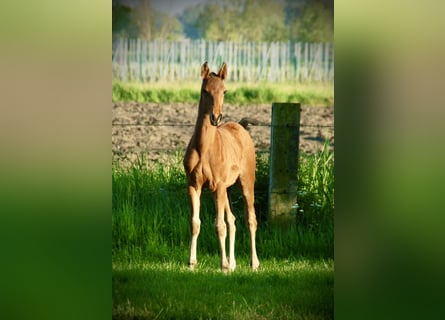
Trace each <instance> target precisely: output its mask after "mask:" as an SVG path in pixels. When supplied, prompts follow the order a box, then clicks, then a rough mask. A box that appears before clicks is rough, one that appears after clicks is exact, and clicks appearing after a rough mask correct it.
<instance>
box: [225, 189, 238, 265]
mask: <svg viewBox="0 0 445 320" xmlns="http://www.w3.org/2000/svg"><path fill="white" fill-rule="evenodd" d="M226 199H227V201H226V204H225V206H224V210H225V212H226V221H227V225H228V229H229V268H230V270H231V271H233V270H235V268H236V261H235V232H236V227H235V216H234V215H233V213H232V210H231V209H230V203H229V198H228V197H227V198H226Z"/></svg>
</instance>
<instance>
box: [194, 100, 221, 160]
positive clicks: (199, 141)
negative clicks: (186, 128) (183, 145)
mask: <svg viewBox="0 0 445 320" xmlns="http://www.w3.org/2000/svg"><path fill="white" fill-rule="evenodd" d="M216 131H217V127H216V126H214V125H212V124H211V123H210V115H209V114H208V113H206V112H205V108H204V105H203V102H202V100H200V101H199V111H198V117H197V119H196V124H195V133H194V136H195V143H196V147H197V148H199V149H200V150H201V152H203V151H205V150H207V149H208V148H209V146H210V145H211V144H212V142H213V141H214V139H215V134H216Z"/></svg>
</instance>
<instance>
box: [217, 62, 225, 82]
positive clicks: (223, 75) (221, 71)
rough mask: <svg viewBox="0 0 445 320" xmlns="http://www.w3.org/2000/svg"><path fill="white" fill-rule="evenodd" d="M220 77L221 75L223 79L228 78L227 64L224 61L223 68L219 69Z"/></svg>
mask: <svg viewBox="0 0 445 320" xmlns="http://www.w3.org/2000/svg"><path fill="white" fill-rule="evenodd" d="M218 77H220V78H221V79H222V80H224V79H225V78H227V64H226V63H225V62H223V65H222V66H221V69H219V72H218Z"/></svg>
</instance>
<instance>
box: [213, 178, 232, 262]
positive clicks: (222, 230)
mask: <svg viewBox="0 0 445 320" xmlns="http://www.w3.org/2000/svg"><path fill="white" fill-rule="evenodd" d="M213 195H214V198H215V207H216V219H215V229H216V234H217V236H218V242H219V249H220V253H221V269H222V270H223V271H228V270H229V269H230V266H229V263H228V261H227V256H226V236H227V226H226V223H225V222H224V211H225V209H226V204H227V203H228V198H227V190H226V188H225V187H224V186H223V185H219V186H217V188H216V191H215V192H214V193H213Z"/></svg>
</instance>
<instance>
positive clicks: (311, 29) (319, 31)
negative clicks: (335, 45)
mask: <svg viewBox="0 0 445 320" xmlns="http://www.w3.org/2000/svg"><path fill="white" fill-rule="evenodd" d="M287 7H288V8H289V10H287V21H288V26H289V30H290V34H289V36H290V37H289V39H290V40H292V41H301V42H332V41H334V20H333V11H332V10H331V9H329V8H327V6H326V5H324V4H323V3H322V1H287Z"/></svg>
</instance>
